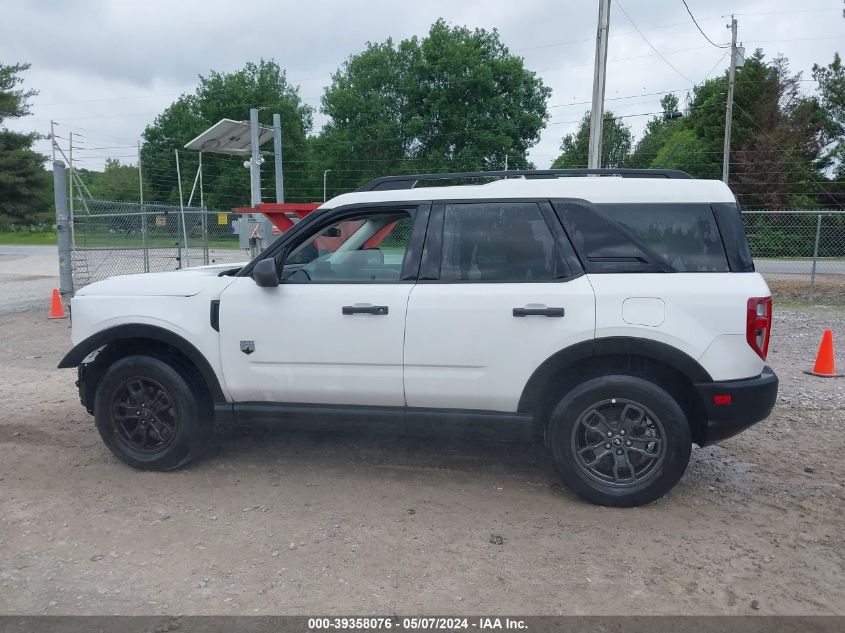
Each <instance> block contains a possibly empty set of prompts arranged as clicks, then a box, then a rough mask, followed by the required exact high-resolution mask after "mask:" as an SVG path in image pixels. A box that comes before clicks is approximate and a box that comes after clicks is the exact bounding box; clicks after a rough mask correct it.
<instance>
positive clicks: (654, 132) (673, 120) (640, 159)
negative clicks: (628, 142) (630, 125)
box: [625, 93, 682, 169]
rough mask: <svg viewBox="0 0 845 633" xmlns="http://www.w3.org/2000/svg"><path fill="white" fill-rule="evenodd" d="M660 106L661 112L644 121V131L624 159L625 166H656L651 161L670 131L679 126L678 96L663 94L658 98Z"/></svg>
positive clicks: (667, 138) (655, 156) (643, 167)
mask: <svg viewBox="0 0 845 633" xmlns="http://www.w3.org/2000/svg"><path fill="white" fill-rule="evenodd" d="M660 106H661V108H662V110H663V112H662V113H661V114H659V115H657V116H655V117H653V118H652V119H651V120H650V121H649V122H648V123H646V126H645V132H644V133H643V135H642V137H641V138H640V140H639V141H637V144H636V146H635V147H634V151H633V152H631V153H630V154H629V155H628V158H627V159H626V160H625V166H626V167H637V168H640V169H646V168H649V167H657V165H652V163H653V162H654V160H655V159H656V158H657V154H658V152H659V151H660V149H661V148H662V147H664V146H665V145H666V143H667V142H668V141H669V138H670V137H671V136H672V133H673V132H675V131H676V130H678V129H679V128H680V127H681V125H682V124H681V122H680V121H679V119H680V118H681V112H680V110H679V109H678V98H677V97H676V96H675V95H673V94H671V93H669V94H667V95H664V97H663V98H662V99H661V100H660ZM661 166H662V165H661Z"/></svg>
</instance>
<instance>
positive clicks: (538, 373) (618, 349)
mask: <svg viewBox="0 0 845 633" xmlns="http://www.w3.org/2000/svg"><path fill="white" fill-rule="evenodd" d="M602 356H638V357H642V358H647V359H651V360H654V361H658V362H660V363H663V364H664V365H668V366H669V367H672V368H674V369H675V370H677V371H679V372H681V373H682V374H684V375H685V376H686V377H687V378H689V380H690V382H692V383H706V382H712V381H713V378H712V377H711V376H710V374H709V373H708V372H707V370H706V369H704V367H702V366H701V365H700V364H699V363H698V361H696V360H695V359H694V358H692V357H691V356H688V355H687V354H685V353H684V352H682V351H680V350H678V349H676V348H674V347H672V346H671V345H667V344H666V343H661V342H659V341H654V340H652V339H647V338H637V337H627V336H610V337H605V338H598V339H594V340H591V341H583V342H582V343H577V344H575V345H572V346H571V347H567V348H566V349H562V350H560V351H559V352H556V353H555V354H553V355H552V356H550V357H549V358H547V359H546V360H545V361H543V363H542V364H541V365H540V366H539V367H538V368H537V369H536V370H534V373H533V374H532V375H531V378H529V379H528V382H527V383H526V385H525V388H524V389H523V390H522V395H521V396H520V399H519V407H518V409H517V410H518V412H519V413H533V410H534V406H535V404H536V403H537V402H538V401H539V399H540V397H541V396H542V394H543V393H544V391H545V388H546V387H547V385H548V381H549V380H551V378H552V377H553V376H554V375H555V374H557V372H559V371H561V370H563V369H566V368H567V367H572V366H574V365H577V363H578V362H579V361H585V360H587V359H591V358H597V357H602Z"/></svg>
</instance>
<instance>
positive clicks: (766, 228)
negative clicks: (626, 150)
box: [70, 198, 845, 300]
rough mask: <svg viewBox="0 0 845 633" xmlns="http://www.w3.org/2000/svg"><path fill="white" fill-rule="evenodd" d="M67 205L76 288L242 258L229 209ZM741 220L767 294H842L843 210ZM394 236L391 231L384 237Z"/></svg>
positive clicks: (771, 213) (755, 214)
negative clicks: (119, 277)
mask: <svg viewBox="0 0 845 633" xmlns="http://www.w3.org/2000/svg"><path fill="white" fill-rule="evenodd" d="M74 207H75V212H74V214H73V222H72V227H71V258H70V259H71V267H72V276H73V287H74V288H76V289H78V288H81V287H82V286H85V285H87V284H89V283H92V282H94V281H99V280H101V279H105V278H107V277H112V276H114V275H126V274H131V273H143V272H161V271H167V270H177V269H179V268H187V267H189V266H201V265H206V264H214V263H235V262H242V261H246V260H248V259H249V252H248V251H247V250H244V249H241V248H239V237H238V235H236V234H235V232H234V230H233V224H232V223H233V221H234V220H236V219H238V216H237V215H235V214H232V213H226V212H216V211H209V210H208V209H205V208H202V207H186V208H185V209H184V212H183V210H182V209H181V208H180V207H179V206H178V205H168V204H158V203H143V204H141V203H138V202H121V201H115V200H97V199H90V198H85V199H84V200H83V199H81V198H80V199H78V200H75V204H74ZM742 219H743V224H744V225H745V231H746V234H747V235H748V243H749V245H750V247H751V254H752V256H753V257H754V263H755V266H756V269H757V271H758V272H760V273H762V274H763V276H764V277H765V278H766V281H767V282H768V283H769V285H770V287H771V288H772V290H773V292H774V293H775V294H779V295H782V296H785V297H792V298H795V299H806V298H809V299H810V300H815V299H816V298H817V296H822V297H829V296H834V297H836V298H845V210H843V211H834V210H827V209H823V210H773V209H756V210H744V211H743V213H742ZM396 228H397V229H399V227H396ZM403 228H406V227H403ZM402 237H403V236H401V235H400V231H398V230H395V231H393V232H392V234H391V235H390V236H389V237H388V238H387V240H386V241H385V244H386V246H391V244H392V241H394V240H397V239H399V240H400V241H401V238H402ZM388 242H390V243H388Z"/></svg>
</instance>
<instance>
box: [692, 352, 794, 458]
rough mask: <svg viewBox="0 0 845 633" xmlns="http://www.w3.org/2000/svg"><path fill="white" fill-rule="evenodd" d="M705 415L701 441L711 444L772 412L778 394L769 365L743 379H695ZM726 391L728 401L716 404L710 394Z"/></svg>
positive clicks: (776, 380) (715, 394)
mask: <svg viewBox="0 0 845 633" xmlns="http://www.w3.org/2000/svg"><path fill="white" fill-rule="evenodd" d="M695 387H696V389H697V390H698V394H699V396H700V397H701V401H702V403H703V405H704V408H705V411H706V416H707V431H706V433H707V435H706V437H705V438H704V443H703V444H702V445H706V444H712V443H713V442H718V441H719V440H723V439H725V438H728V437H731V436H732V435H736V434H737V433H739V432H740V431H743V430H744V429H747V428H748V427H749V426H751V425H752V424H756V423H757V422H759V421H760V420H763V419H765V418H766V417H768V415H769V414H770V413H771V412H772V409H773V408H774V406H775V401H776V400H777V396H778V377H777V376H776V375H775V372H774V371H772V369H771V367H764V368H763V373H762V374H760V375H759V376H757V377H755V378H746V379H744V380H732V381H719V382H706V383H698V384H696V385H695ZM717 395H729V396H730V397H731V402H730V404H716V403H715V402H714V396H717Z"/></svg>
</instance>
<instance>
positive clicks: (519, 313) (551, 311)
mask: <svg viewBox="0 0 845 633" xmlns="http://www.w3.org/2000/svg"><path fill="white" fill-rule="evenodd" d="M513 315H514V316H515V317H526V316H545V317H562V316H563V308H514V309H513Z"/></svg>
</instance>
